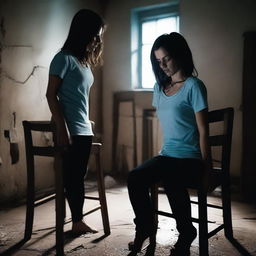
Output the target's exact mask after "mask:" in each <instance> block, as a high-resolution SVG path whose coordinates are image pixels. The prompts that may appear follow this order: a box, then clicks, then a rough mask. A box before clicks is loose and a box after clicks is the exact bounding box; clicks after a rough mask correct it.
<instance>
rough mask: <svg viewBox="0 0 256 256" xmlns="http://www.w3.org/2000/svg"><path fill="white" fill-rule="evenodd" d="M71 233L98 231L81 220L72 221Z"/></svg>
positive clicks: (79, 233)
mask: <svg viewBox="0 0 256 256" xmlns="http://www.w3.org/2000/svg"><path fill="white" fill-rule="evenodd" d="M72 233H73V234H75V235H82V234H86V233H93V234H94V233H98V230H96V229H94V228H92V227H89V226H88V225H87V224H85V223H84V222H83V221H82V220H81V221H78V222H73V225H72Z"/></svg>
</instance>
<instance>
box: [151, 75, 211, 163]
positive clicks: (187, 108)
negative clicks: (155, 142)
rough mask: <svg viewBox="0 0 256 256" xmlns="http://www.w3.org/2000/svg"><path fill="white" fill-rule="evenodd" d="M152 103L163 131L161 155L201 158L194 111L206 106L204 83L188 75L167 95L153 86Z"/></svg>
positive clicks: (156, 85)
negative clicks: (177, 87)
mask: <svg viewBox="0 0 256 256" xmlns="http://www.w3.org/2000/svg"><path fill="white" fill-rule="evenodd" d="M152 105H153V106H154V107H155V108H156V112H157V116H158V119H159V121H160V125H161V128H162V132H163V146H162V149H161V151H160V155H163V156H170V157H177V158H201V151H200V145H199V132H198V128H197V124H196V117H195V113H196V112H199V111H201V110H203V109H205V108H207V107H208V104H207V91H206V88H205V85H204V84H203V82H202V81H201V80H199V79H198V78H196V77H189V78H187V79H186V81H185V82H184V84H183V86H182V87H181V88H180V89H179V91H178V92H177V93H175V94H174V95H172V96H167V95H166V94H165V93H164V92H163V90H160V88H159V86H158V84H155V86H154V95H153V103H152Z"/></svg>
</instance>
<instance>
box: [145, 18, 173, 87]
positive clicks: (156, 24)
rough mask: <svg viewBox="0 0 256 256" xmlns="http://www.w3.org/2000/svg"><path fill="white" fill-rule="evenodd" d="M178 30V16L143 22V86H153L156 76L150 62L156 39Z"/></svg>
mask: <svg viewBox="0 0 256 256" xmlns="http://www.w3.org/2000/svg"><path fill="white" fill-rule="evenodd" d="M173 31H177V32H178V18H177V17H168V18H162V19H157V18H156V19H155V20H153V21H152V20H151V21H146V22H143V23H142V46H141V47H142V49H141V52H142V56H141V57H142V59H141V65H142V67H141V71H142V74H141V75H142V79H141V82H142V88H153V86H154V84H155V77H154V74H153V71H152V67H151V62H150V51H151V47H152V45H153V43H154V41H155V39H156V38H157V37H158V36H160V35H162V34H165V33H170V32H173Z"/></svg>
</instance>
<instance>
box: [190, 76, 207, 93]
mask: <svg viewBox="0 0 256 256" xmlns="http://www.w3.org/2000/svg"><path fill="white" fill-rule="evenodd" d="M186 84H187V85H186V86H187V87H188V89H192V90H193V89H196V88H204V87H205V84H204V82H203V81H202V80H200V79H199V78H198V77H195V76H190V77H188V78H187V80H186Z"/></svg>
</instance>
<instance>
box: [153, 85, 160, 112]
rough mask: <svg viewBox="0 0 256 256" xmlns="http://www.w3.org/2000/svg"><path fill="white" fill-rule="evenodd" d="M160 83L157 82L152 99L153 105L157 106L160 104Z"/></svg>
mask: <svg viewBox="0 0 256 256" xmlns="http://www.w3.org/2000/svg"><path fill="white" fill-rule="evenodd" d="M159 93H160V91H159V85H158V84H157V83H156V84H155V85H154V92H153V100H152V106H153V107H155V108H157V106H158V105H159V104H158V102H159V96H160V95H159Z"/></svg>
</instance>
